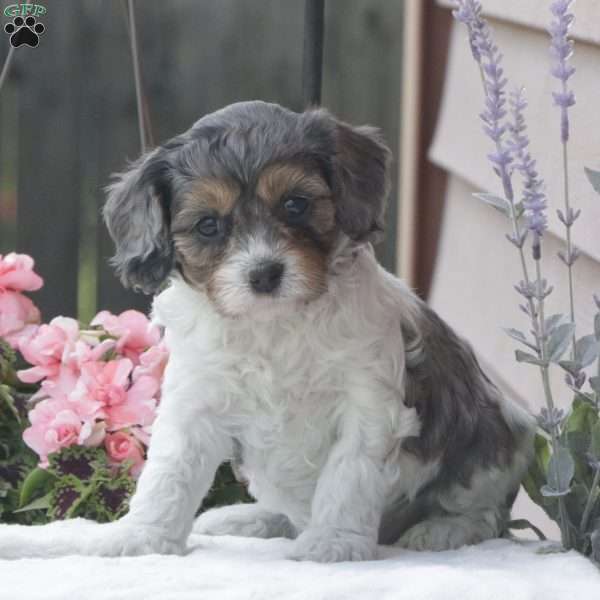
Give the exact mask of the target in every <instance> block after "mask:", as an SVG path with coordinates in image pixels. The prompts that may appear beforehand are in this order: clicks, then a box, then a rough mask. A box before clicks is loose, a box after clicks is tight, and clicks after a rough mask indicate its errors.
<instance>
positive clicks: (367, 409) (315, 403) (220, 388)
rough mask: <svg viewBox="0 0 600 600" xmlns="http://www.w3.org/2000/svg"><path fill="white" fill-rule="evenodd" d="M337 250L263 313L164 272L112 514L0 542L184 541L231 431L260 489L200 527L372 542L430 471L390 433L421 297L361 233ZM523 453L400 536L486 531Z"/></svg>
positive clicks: (334, 547)
mask: <svg viewBox="0 0 600 600" xmlns="http://www.w3.org/2000/svg"><path fill="white" fill-rule="evenodd" d="M338 256H340V257H341V258H339V260H340V261H341V263H340V265H338V266H337V267H336V266H335V265H334V267H333V274H332V276H331V278H330V289H329V291H328V292H327V293H326V294H324V295H323V296H322V297H321V298H319V299H318V300H315V301H313V302H311V303H309V304H306V305H301V306H297V307H296V310H287V311H285V312H283V313H281V314H279V315H278V317H277V318H273V319H256V318H253V317H251V316H248V317H245V316H242V317H239V318H233V319H232V318H226V317H222V316H220V315H219V314H218V313H217V312H216V310H215V308H214V307H213V306H212V305H211V303H210V302H209V300H208V299H207V298H206V297H205V296H204V295H203V294H201V293H200V292H198V291H195V290H194V289H192V288H191V287H189V286H188V285H186V284H185V283H184V282H182V281H181V280H178V279H176V280H174V281H173V282H172V283H171V285H170V287H169V288H168V289H167V290H166V291H164V292H163V293H161V294H160V295H159V296H158V297H157V298H156V300H155V303H154V316H155V320H156V321H157V322H158V323H160V324H161V325H164V327H165V330H166V333H165V336H166V342H167V344H168V347H169V349H170V353H171V357H170V361H169V364H168V368H167V371H166V377H165V382H164V387H163V400H162V403H161V406H160V410H159V415H158V418H157V420H156V423H155V426H154V431H153V438H152V444H151V446H150V452H149V457H148V462H147V465H146V467H145V469H144V471H143V473H142V475H141V478H140V480H139V483H138V487H137V491H136V493H135V496H134V498H133V500H132V502H131V509H130V512H129V514H128V515H127V516H126V517H125V518H123V519H122V520H121V521H119V522H117V523H114V524H110V525H93V524H90V523H85V524H82V523H81V522H80V521H78V522H74V523H59V524H55V525H52V526H49V527H43V528H23V527H15V526H11V527H6V526H5V527H1V528H0V556H3V557H16V556H22V555H29V556H33V555H35V556H51V555H59V554H67V553H89V554H105V555H122V554H128V555H130V554H139V553H149V552H182V551H184V549H185V543H186V539H187V537H188V535H189V533H190V531H191V530H192V526H193V521H194V515H195V512H196V510H197V508H198V505H199V503H200V501H201V500H202V497H203V496H204V495H205V494H206V492H207V490H208V488H209V486H210V485H211V483H212V480H213V476H214V473H215V470H216V469H217V467H218V465H219V464H220V463H221V462H222V461H223V460H225V459H227V458H230V457H232V455H233V451H234V440H237V443H239V445H241V448H242V454H243V472H244V475H245V477H247V478H248V480H249V481H250V492H251V493H252V494H253V495H254V496H255V497H256V498H257V500H258V503H257V505H256V506H251V507H241V506H240V507H229V508H225V509H217V510H216V511H210V512H208V513H206V514H205V515H203V516H201V517H200V518H199V520H198V523H197V525H196V530H197V531H199V532H203V533H213V534H228V533H231V534H241V535H260V536H263V537H272V536H287V537H294V536H295V535H296V534H298V537H297V539H296V542H295V547H294V550H293V552H292V554H291V557H292V558H296V559H310V560H317V561H340V560H356V559H371V558H374V557H375V556H376V548H377V533H378V527H379V525H380V520H381V516H382V513H383V512H384V510H385V509H386V506H388V505H390V504H391V503H392V502H394V501H395V500H396V499H397V498H399V497H401V496H406V497H408V498H414V496H415V495H416V494H417V492H418V491H419V489H421V488H422V487H423V486H424V485H425V484H427V482H428V481H430V480H431V479H432V478H433V477H434V476H435V475H436V473H437V464H436V462H435V461H432V462H430V463H427V464H425V463H423V462H421V461H420V460H418V459H417V458H415V457H414V456H413V455H411V454H409V453H407V452H404V451H403V449H402V447H401V442H402V441H403V440H404V439H405V438H407V437H409V436H418V435H419V430H420V426H421V425H420V422H419V418H418V416H417V413H416V411H415V409H414V408H409V407H407V406H406V405H405V404H404V403H403V402H402V399H403V395H404V392H405V390H404V385H403V383H404V374H405V358H404V356H405V348H404V337H403V332H402V329H401V326H402V323H406V322H414V320H415V318H416V315H417V314H418V311H419V305H418V302H417V300H416V299H415V297H414V296H413V294H412V293H411V292H410V291H409V290H408V289H407V288H406V287H405V286H404V284H403V283H402V282H400V281H399V280H398V279H396V278H394V277H393V276H391V275H390V274H388V273H386V272H385V271H384V270H383V269H382V268H381V267H379V266H378V265H377V263H376V261H375V258H374V256H373V254H372V250H371V249H370V247H368V246H363V247H360V248H358V249H356V248H355V249H352V251H350V250H349V251H348V252H344V253H341V254H340V255H338ZM515 410H516V409H515ZM517 413H518V410H517V411H516V412H515V411H514V410H513V412H512V413H511V414H512V415H513V417H514V418H515V419H517V420H519V419H520V420H521V421H525V417H523V416H522V415H521V416H519V415H518V414H517ZM515 414H517V416H516V417H515V416H514V415H515ZM523 456H525V455H523ZM517 462H518V461H517ZM524 464H525V458H523V459H522V460H521V462H520V463H519V464H516V466H515V467H514V468H512V469H509V470H507V471H505V472H502V473H499V472H497V471H496V472H492V471H490V472H489V473H488V472H487V471H484V472H482V473H481V474H480V475H479V479H478V480H477V483H476V485H475V487H474V489H473V490H472V491H470V490H468V489H466V488H457V489H459V490H460V492H457V491H456V490H454V492H453V493H452V494H450V493H448V495H447V498H446V503H447V504H448V505H450V504H453V505H456V506H458V507H459V509H461V511H462V512H463V513H466V512H467V511H468V510H469V507H470V506H473V509H474V511H475V514H474V515H473V518H465V517H464V516H458V517H452V518H444V517H440V518H438V519H437V520H435V519H434V520H429V521H425V522H424V523H421V524H419V525H417V526H416V528H414V527H413V528H412V529H411V530H410V531H408V532H407V533H406V534H405V535H404V537H403V538H402V539H401V541H400V543H401V544H404V545H407V546H409V547H413V548H423V547H429V548H445V547H454V546H457V545H461V544H463V543H470V542H473V541H479V540H480V539H485V538H488V537H492V536H493V535H497V534H498V533H499V531H498V524H497V515H496V513H495V511H494V502H495V500H493V499H492V498H491V497H490V498H487V499H486V494H487V495H489V494H490V492H489V488H490V486H491V485H493V489H494V496H495V497H500V496H501V495H503V494H504V495H506V494H507V493H509V492H510V490H511V489H514V486H515V484H516V482H518V479H519V477H520V473H521V471H522V469H523V466H524ZM486 486H487V489H486ZM477 494H479V497H480V498H482V500H481V502H480V504H481V506H479V505H478V503H477V501H475V500H476V498H475V500H474V495H475V496H476V495H477ZM461 503H462V504H461ZM73 527H77V528H79V527H81V529H80V531H81V535H80V536H79V538H78V539H79V541H78V542H77V543H74V542H73V539H72V536H66V535H63V534H62V533H63V532H65V530H68V529H69V528H73Z"/></svg>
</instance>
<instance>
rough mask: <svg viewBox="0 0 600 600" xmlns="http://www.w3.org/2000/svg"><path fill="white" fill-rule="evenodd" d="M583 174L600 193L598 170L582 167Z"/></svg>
mask: <svg viewBox="0 0 600 600" xmlns="http://www.w3.org/2000/svg"><path fill="white" fill-rule="evenodd" d="M583 170H584V171H585V174H586V175H587V178H588V180H589V182H590V183H591V184H592V187H593V188H594V190H595V191H596V192H597V193H598V194H600V171H596V170H595V169H590V168H589V167H583Z"/></svg>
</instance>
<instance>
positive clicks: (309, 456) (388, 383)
mask: <svg viewBox="0 0 600 600" xmlns="http://www.w3.org/2000/svg"><path fill="white" fill-rule="evenodd" d="M361 262H362V264H360V263H361ZM357 263H359V264H357V265H356V270H355V272H354V273H351V274H350V275H352V277H350V276H348V277H345V278H341V277H340V278H339V280H335V281H334V282H333V283H332V289H330V291H329V292H328V293H327V294H326V295H325V296H324V297H323V298H322V299H321V300H318V301H316V302H314V303H313V304H312V305H310V306H309V307H301V309H300V310H298V311H297V312H293V313H291V314H286V315H276V317H275V318H269V319H250V318H248V319H239V320H227V319H224V318H222V317H220V316H218V315H217V314H216V313H214V310H213V309H212V307H211V306H210V305H209V303H208V301H207V300H206V299H205V298H204V297H203V296H202V295H201V294H198V293H197V292H194V291H193V290H191V289H190V288H188V287H187V286H186V285H185V284H183V283H181V282H174V283H173V285H172V287H171V288H169V289H168V290H167V291H165V292H163V294H161V295H160V296H159V297H158V298H157V301H156V303H155V314H156V317H157V320H158V321H159V322H160V323H163V324H164V325H165V326H166V340H167V344H168V345H169V348H170V351H171V360H170V363H169V367H168V370H167V376H166V381H165V391H166V393H167V394H168V391H169V388H170V387H180V386H182V385H183V386H185V387H186V388H189V393H186V394H185V396H186V397H188V398H189V402H197V403H198V405H201V406H202V407H203V408H204V409H205V410H207V411H211V412H212V413H214V414H215V415H217V416H218V418H219V422H220V423H221V426H222V427H223V430H224V431H223V433H224V434H225V435H230V436H232V437H234V438H235V439H237V440H238V441H239V443H240V445H241V447H242V458H243V472H244V474H245V475H246V476H247V477H248V479H249V480H250V482H251V485H250V490H251V492H252V494H253V495H254V496H255V497H257V498H258V499H259V500H260V501H261V503H263V504H264V505H265V506H266V507H268V508H271V509H272V510H277V511H280V512H284V513H285V514H287V515H288V516H289V517H290V518H291V519H292V521H294V522H295V523H296V524H297V525H299V526H301V527H302V526H303V525H304V524H305V523H306V521H307V520H308V518H309V515H310V502H311V498H312V496H313V494H314V490H315V486H316V484H317V479H318V476H319V474H320V472H321V471H322V469H323V468H324V465H325V463H326V461H327V459H328V456H329V454H330V451H331V448H332V446H333V444H334V443H335V442H336V441H337V440H338V438H339V434H340V432H341V429H342V428H345V429H350V430H351V435H350V436H347V437H348V439H349V440H351V442H349V443H352V444H354V445H356V446H357V448H355V449H354V450H356V451H360V452H362V453H367V454H369V453H371V454H373V455H378V456H380V457H381V456H385V455H387V454H389V453H393V451H394V450H395V449H396V448H397V446H398V442H399V441H400V440H401V439H402V438H403V437H405V436H407V435H415V434H417V433H418V429H419V423H418V419H417V418H416V415H415V413H414V410H413V409H408V408H406V407H405V406H404V404H403V403H402V394H403V374H404V346H403V340H402V333H401V329H400V324H401V317H402V315H403V313H404V315H408V313H409V312H410V311H411V309H412V306H411V305H410V294H409V293H408V292H407V291H406V290H405V289H404V288H401V284H400V283H399V282H397V280H395V279H393V278H391V277H390V276H388V275H387V274H385V273H384V272H383V271H382V270H380V269H379V268H378V267H377V266H376V264H375V262H374V261H373V259H372V257H371V256H370V255H365V256H363V257H361V258H359V259H358V261H357ZM407 299H408V302H407ZM178 396H179V397H181V396H182V395H181V394H178ZM359 446H360V449H358V447H359ZM348 451H352V449H350V448H349V449H348ZM396 460H397V455H396ZM396 466H397V465H396ZM393 479H394V478H393V477H390V478H388V481H393Z"/></svg>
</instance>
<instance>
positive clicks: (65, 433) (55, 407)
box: [23, 400, 92, 466]
mask: <svg viewBox="0 0 600 600" xmlns="http://www.w3.org/2000/svg"><path fill="white" fill-rule="evenodd" d="M29 421H30V422H31V426H30V427H28V428H27V429H26V430H25V431H24V432H23V439H24V440H25V443H26V444H27V445H28V446H29V447H30V448H31V449H32V450H33V451H34V452H36V453H37V454H38V455H39V456H40V458H41V466H47V464H48V455H49V454H51V453H52V452H56V451H57V450H60V449H61V448H66V447H67V446H73V445H74V444H84V443H85V442H86V440H87V438H88V437H89V436H90V435H91V433H92V432H91V429H90V430H89V431H82V420H81V417H80V416H79V415H78V414H77V413H76V412H75V411H74V410H72V409H71V408H70V407H69V406H68V404H66V403H64V402H57V401H54V400H42V401H41V402H39V403H38V404H37V405H36V406H35V408H34V409H33V410H31V411H30V412H29Z"/></svg>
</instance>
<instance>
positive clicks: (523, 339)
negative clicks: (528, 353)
mask: <svg viewBox="0 0 600 600" xmlns="http://www.w3.org/2000/svg"><path fill="white" fill-rule="evenodd" d="M504 333H506V335H508V336H509V337H511V338H512V339H513V340H516V341H517V342H520V343H521V344H525V346H527V347H528V348H531V350H533V351H534V352H537V351H538V347H537V346H536V345H535V344H534V343H533V342H530V341H529V340H528V339H527V336H526V335H525V334H524V333H523V332H522V331H519V330H518V329H513V328H512V327H510V328H507V329H504Z"/></svg>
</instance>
